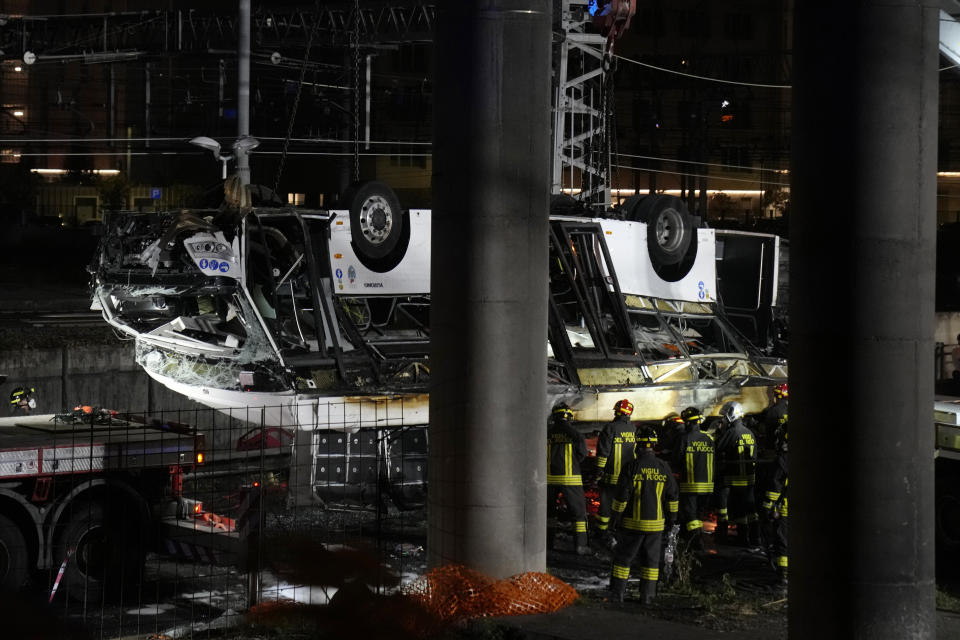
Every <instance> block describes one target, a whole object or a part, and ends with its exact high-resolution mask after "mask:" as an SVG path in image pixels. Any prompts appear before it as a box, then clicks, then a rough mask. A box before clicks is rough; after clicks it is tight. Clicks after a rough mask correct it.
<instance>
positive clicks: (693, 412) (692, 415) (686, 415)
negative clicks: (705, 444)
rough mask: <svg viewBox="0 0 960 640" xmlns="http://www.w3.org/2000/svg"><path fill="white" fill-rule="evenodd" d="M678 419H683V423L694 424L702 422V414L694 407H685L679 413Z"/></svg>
mask: <svg viewBox="0 0 960 640" xmlns="http://www.w3.org/2000/svg"><path fill="white" fill-rule="evenodd" d="M680 417H681V418H683V421H684V422H693V423H695V424H700V423H701V422H703V414H702V413H701V412H700V409H697V408H696V407H687V408H686V409H684V410H683V411H682V412H681V413H680Z"/></svg>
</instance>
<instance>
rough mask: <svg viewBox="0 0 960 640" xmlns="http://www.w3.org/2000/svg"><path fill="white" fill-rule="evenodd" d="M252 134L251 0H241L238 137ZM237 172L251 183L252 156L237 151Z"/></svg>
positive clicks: (245, 182) (238, 45) (238, 42)
mask: <svg viewBox="0 0 960 640" xmlns="http://www.w3.org/2000/svg"><path fill="white" fill-rule="evenodd" d="M249 135H250V0H240V10H239V11H238V15H237V139H238V140H239V139H241V138H243V137H244V136H249ZM237 173H238V174H240V181H241V182H242V183H243V184H250V156H249V155H248V154H247V152H246V151H244V152H242V153H240V152H238V153H237Z"/></svg>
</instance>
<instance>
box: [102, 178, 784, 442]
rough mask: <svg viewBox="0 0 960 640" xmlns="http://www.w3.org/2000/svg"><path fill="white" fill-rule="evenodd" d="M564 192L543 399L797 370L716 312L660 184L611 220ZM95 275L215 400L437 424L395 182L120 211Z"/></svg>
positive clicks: (649, 406)
mask: <svg viewBox="0 0 960 640" xmlns="http://www.w3.org/2000/svg"><path fill="white" fill-rule="evenodd" d="M566 204H567V206H555V207H554V208H553V210H554V211H555V212H560V211H563V212H564V213H563V215H559V214H554V215H551V217H550V238H549V246H550V298H549V317H548V318H545V320H546V321H547V322H548V323H549V344H547V345H544V347H545V357H546V358H547V359H548V363H549V366H548V372H549V381H548V389H549V396H550V397H549V398H547V399H545V402H553V401H555V400H557V399H561V398H562V399H563V400H565V401H566V402H567V403H568V404H569V405H570V406H571V408H572V409H573V411H574V416H575V420H576V421H577V422H578V423H580V424H581V425H582V426H583V428H584V429H589V428H591V427H593V426H594V425H596V424H598V423H601V422H604V421H606V420H607V419H608V418H609V416H610V410H611V407H613V404H614V402H615V401H616V400H618V399H620V398H628V399H629V400H630V401H631V402H633V405H634V406H635V407H636V411H635V413H634V415H633V419H634V420H638V421H643V420H660V419H661V418H663V417H664V416H665V415H667V414H669V413H671V412H679V410H681V409H682V408H684V407H686V406H689V405H695V406H698V407H702V408H704V410H705V411H706V412H707V413H716V411H717V410H718V409H719V407H720V406H721V405H722V404H723V403H724V402H726V401H728V400H738V401H740V402H741V403H742V404H743V405H744V408H745V410H746V411H747V412H748V413H751V412H759V411H761V410H763V409H764V408H765V407H766V406H767V405H768V404H769V402H770V395H769V390H770V388H771V387H772V386H773V385H775V384H779V383H781V382H783V381H784V380H785V378H786V363H785V361H784V360H782V359H779V358H774V357H767V356H764V354H763V353H762V352H761V351H759V350H758V349H756V348H754V347H753V346H752V345H751V344H750V343H749V342H748V341H747V340H746V339H744V338H743V336H742V334H741V333H740V332H739V331H738V330H736V329H735V328H734V327H733V326H732V325H731V324H730V323H729V322H728V321H727V320H726V319H725V316H724V314H723V313H722V310H721V305H720V304H719V301H718V296H717V276H716V273H717V269H716V258H717V254H716V237H715V232H714V230H712V229H709V228H704V227H702V226H700V225H699V223H698V219H697V218H696V217H694V216H691V215H690V214H689V213H687V210H686V208H685V206H684V205H683V204H682V202H681V201H680V200H679V199H678V198H674V197H671V196H666V195H660V194H654V195H650V196H646V197H634V198H631V199H629V200H628V201H627V202H625V203H624V205H623V206H621V207H620V208H619V209H616V210H612V211H610V212H608V214H607V215H605V216H603V217H591V216H590V215H585V214H583V213H582V212H579V211H578V210H577V209H576V208H575V207H572V206H569V204H570V203H569V202H568V203H566ZM92 271H93V304H94V307H95V308H99V309H100V310H101V311H102V313H103V316H104V318H105V319H106V321H107V322H109V323H110V324H111V325H112V326H114V327H115V328H116V329H118V330H119V331H121V332H122V333H124V334H126V335H128V336H130V337H132V338H134V339H135V341H136V358H137V361H138V363H139V364H140V365H141V366H142V367H143V368H144V370H145V371H146V372H147V373H148V374H149V375H150V376H151V377H152V378H154V379H155V380H157V381H158V382H160V383H162V384H164V385H165V386H167V387H168V388H170V389H172V390H174V391H176V392H179V393H181V394H183V395H185V396H187V397H189V398H191V399H193V400H196V401H198V402H200V403H202V404H204V405H207V406H210V407H214V408H217V409H221V410H225V411H230V412H231V414H232V415H234V416H236V415H237V413H236V410H237V409H238V408H250V407H256V408H257V410H258V413H257V421H258V422H260V421H263V422H266V423H268V424H271V425H283V426H287V425H289V426H296V427H298V428H301V429H307V430H341V431H344V430H345V431H354V430H357V429H360V428H368V427H370V428H379V427H392V426H402V425H421V426H422V425H425V424H427V422H428V415H427V411H428V395H427V394H428V389H429V384H430V369H429V346H430V345H429V343H430V291H429V283H430V211H429V210H417V209H414V210H409V211H403V210H401V208H400V205H399V202H398V200H397V198H396V196H395V195H394V193H393V192H392V191H391V190H390V189H389V188H388V187H386V186H385V185H382V184H380V183H376V182H373V183H366V184H364V185H360V186H358V187H357V188H356V189H355V190H354V191H353V192H352V194H351V195H350V200H349V209H346V208H344V209H333V210H300V209H271V208H254V209H248V210H244V211H239V210H235V209H234V210H230V209H223V210H182V211H170V212H161V213H132V212H114V213H109V214H107V215H106V216H105V218H104V233H103V238H102V242H101V246H100V250H99V254H98V256H97V257H96V259H95V261H94V264H93V267H92ZM261 412H262V413H261Z"/></svg>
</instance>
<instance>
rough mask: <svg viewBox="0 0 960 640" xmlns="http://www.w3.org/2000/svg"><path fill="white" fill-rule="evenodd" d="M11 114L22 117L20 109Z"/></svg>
mask: <svg viewBox="0 0 960 640" xmlns="http://www.w3.org/2000/svg"><path fill="white" fill-rule="evenodd" d="M13 115H14V116H16V117H17V118H22V117H23V111H22V110H20V109H17V110H16V111H14V112H13Z"/></svg>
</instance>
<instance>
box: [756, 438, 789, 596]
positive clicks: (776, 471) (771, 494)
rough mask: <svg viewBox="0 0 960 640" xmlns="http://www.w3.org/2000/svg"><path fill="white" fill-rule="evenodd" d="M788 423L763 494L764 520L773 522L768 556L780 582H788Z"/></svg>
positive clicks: (779, 442) (778, 444)
mask: <svg viewBox="0 0 960 640" xmlns="http://www.w3.org/2000/svg"><path fill="white" fill-rule="evenodd" d="M787 469H788V467H787V423H786V422H784V423H783V426H782V428H781V430H780V439H779V440H778V442H777V459H776V461H775V462H774V465H773V473H772V474H771V475H770V480H769V481H768V482H767V485H766V491H765V492H764V494H763V502H761V510H762V512H763V515H764V520H765V521H767V522H770V523H771V527H770V529H771V530H772V531H771V534H772V535H771V536H770V540H771V543H770V549H769V552H768V557H769V558H770V562H771V564H773V565H774V568H775V569H776V571H777V575H779V576H780V584H782V585H786V584H787V564H788V562H787V479H788V478H787Z"/></svg>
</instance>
